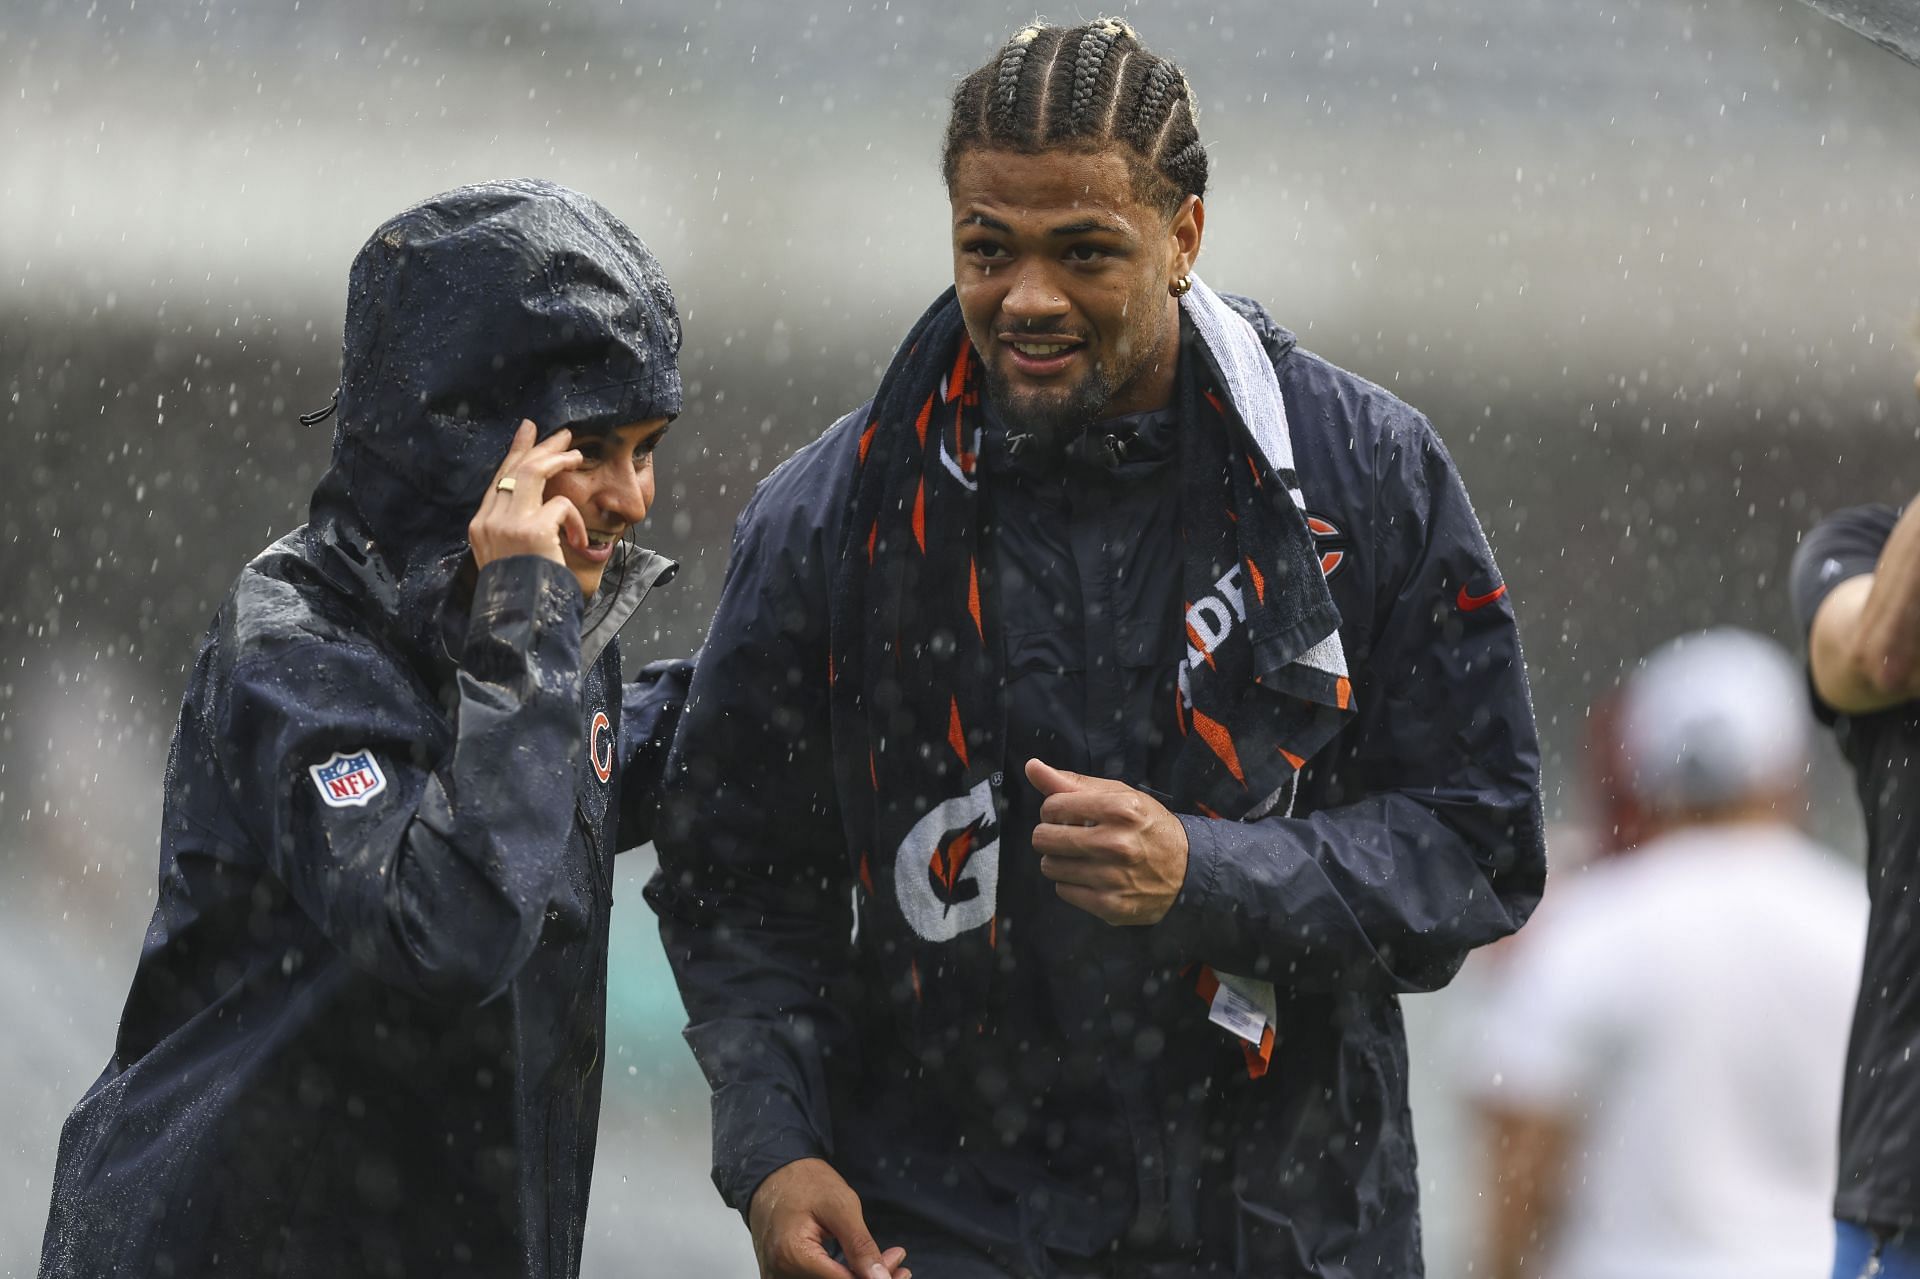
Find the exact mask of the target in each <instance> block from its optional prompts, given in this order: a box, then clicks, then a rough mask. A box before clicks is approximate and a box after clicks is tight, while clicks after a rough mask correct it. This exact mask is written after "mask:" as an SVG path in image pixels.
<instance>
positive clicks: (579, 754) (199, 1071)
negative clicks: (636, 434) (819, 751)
mask: <svg viewBox="0 0 1920 1279" xmlns="http://www.w3.org/2000/svg"><path fill="white" fill-rule="evenodd" d="M678 340H679V328H678V321H677V319H676V318H675V315H674V309H673V301H672V297H671V295H670V294H669V293H668V291H667V289H666V285H665V281H664V280H663V279H662V278H661V277H660V275H659V271H658V268H657V267H656V266H655V265H654V264H653V261H652V259H651V257H650V256H648V255H647V252H646V250H645V248H644V247H642V246H641V245H640V243H639V241H638V240H636V239H634V238H633V236H632V235H631V233H630V232H628V231H627V230H626V228H625V227H623V226H621V225H620V224H619V223H618V222H617V221H616V220H614V219H613V218H612V216H611V215H609V214H608V213H607V212H606V211H605V210H604V209H602V208H600V206H599V205H597V204H594V203H593V202H592V201H590V200H587V199H585V198H584V197H581V196H579V195H577V194H575V193H573V192H569V191H565V190H563V189H561V188H558V187H553V186H550V185H547V184H543V183H533V182H514V183H496V184H490V185H488V186H484V187H474V188H465V189H463V190H461V191H456V192H453V193H450V194H449V195H446V196H441V197H438V198H437V199H435V200H433V201H429V202H427V203H426V204H423V205H421V206H418V207H417V208H415V209H412V210H409V211H408V212H407V213H404V214H401V215H399V216H398V217H397V218H395V219H393V220H392V221H391V222H389V223H388V224H387V225H385V226H384V227H382V228H381V230H380V231H379V232H377V233H376V234H375V236H374V238H373V239H372V240H370V241H369V242H368V245H367V247H366V248H365V249H364V250H363V251H362V252H361V254H360V256H359V258H358V259H356V262H355V265H354V269H353V273H352V277H351V285H350V292H349V299H348V315H347V326H346V342H345V352H344V369H343V381H342V384H341V393H340V397H339V421H338V424H337V428H336V433H335V436H334V446H333V463H332V467H331V469H330V470H329V471H328V472H327V474H326V476H325V477H324V478H323V479H322V481H321V482H320V484H319V486H318V488H317V490H316V491H315V493H314V496H313V500H312V505H311V512H310V522H309V523H308V524H307V525H305V526H304V527H302V528H300V529H298V530H296V531H295V532H293V533H290V534H288V535H287V536H286V537H284V538H282V539H281V540H280V541H278V542H276V543H275V544H274V545H272V546H270V547H268V548H267V549H266V550H265V551H263V552H262V553H261V554H260V555H259V556H258V557H257V558H256V559H254V561H253V562H252V563H250V564H249V565H247V567H246V569H245V570H244V571H243V572H242V573H241V574H240V577H239V580H238V581H237V582H235V584H234V586H233V589H232V591H231V593H230V594H229V595H228V596H227V599H226V601H225V603H224V604H223V605H222V606H221V608H220V611H219V614H218V616H217V617H216V618H215V620H214V623H213V625H212V628H211V630H210V631H209V633H208V635H207V638H206V640H205V643H204V646H203V647H202V649H201V651H200V655H199V660H198V661H197V662H196V663H195V665H194V668H193V673H192V676H191V679H190V682H189V684H188V687H187V691H186V696H185V700H184V702H183V704H182V707H181V712H180V720H179V726H178V729H177V731H176V733H175V735H174V740H173V748H172V755H171V758H170V760H169V763H168V768H167V778H166V802H165V815H164V819H163V826H162V831H161V856H160V885H159V902H158V906H157V907H156V909H155V911H154V916H153V922H152V924H151V926H150V927H149V929H148V931H147V936H146V941H145V945H144V947H143V950H142V953H141V956H140V964H139V968H138V970H137V972H136V973H135V976H134V981H133V988H132V991H131V993H130V994H129V996H128V998H127V1004H126V1010H125V1013H124V1015H123V1017H122V1020H121V1023H120V1030H119V1036H118V1039H117V1041H116V1043H115V1046H114V1052H113V1058H112V1060H111V1061H110V1062H109V1063H108V1065H107V1068H106V1070H105V1072H104V1073H103V1074H102V1075H101V1076H100V1078H99V1080H98V1081H97V1082H96V1083H95V1084H94V1085H93V1087H92V1088H91V1089H90V1090H89V1091H88V1092H87V1094H86V1097H85V1098H84V1099H83V1100H82V1101H81V1102H80V1104H79V1106H78V1108H77V1109H76V1110H75V1111H74V1112H73V1115H72V1116H71V1118H69V1120H68V1121H67V1124H66V1127H65V1129H64V1131H63V1132H62V1135H61V1140H60V1150H59V1163H58V1167H57V1169H56V1172H55V1176H54V1189H53V1205H52V1212H51V1215H50V1219H49V1223H48V1229H47V1235H46V1240H45V1244H44V1247H43V1258H42V1271H41V1273H42V1274H43V1275H45V1276H75V1277H82V1276H84V1277H86V1279H93V1277H96V1276H101V1275H109V1274H126V1275H135V1274H138V1275H183V1276H184V1275H196V1276H197V1275H214V1274H235V1275H247V1276H267V1275H272V1276H309V1275H310V1276H341V1275H366V1276H374V1275H388V1276H441V1275H452V1274H461V1275H499V1276H570V1275H574V1274H577V1273H578V1270H579V1254H580V1241H581V1237H582V1229H583V1222H584V1219H585V1213H586V1203H587V1186H588V1177H589V1171H590V1169H591V1165H592V1159H593V1149H594V1131H595V1123H596V1119H597V1116H598V1110H599V1099H600V1076H601V1063H602V1061H603V1058H604V1055H605V1054H604V1050H603V1042H602V1041H603V1036H604V1009H605V992H606V966H607V920H608V911H609V908H610V906H611V904H612V903H611V894H610V885H611V883H612V859H613V856H614V853H615V851H616V850H617V849H620V848H624V847H627V846H630V845H632V844H634V843H637V842H640V841H642V840H644V839H645V838H647V836H648V832H647V831H646V830H645V829H644V828H642V827H641V826H640V825H639V824H637V822H636V821H635V820H633V819H634V818H635V817H637V816H638V815H640V814H643V813H646V812H648V810H649V809H650V799H651V797H650V795H649V794H648V793H646V792H648V791H649V790H650V789H651V787H650V785H649V775H652V776H653V777H656V778H657V773H658V768H659V763H660V760H659V756H660V755H662V754H663V753H664V737H663V736H662V734H663V733H665V732H669V731H670V729H669V728H668V722H669V721H670V720H671V718H672V717H673V714H674V713H675V712H676V710H677V706H676V704H675V700H674V694H673V689H674V683H675V672H674V669H673V668H672V667H669V666H663V667H662V668H659V669H656V670H654V671H653V672H652V675H653V678H649V679H647V680H645V681H641V682H636V683H633V684H623V682H622V678H621V662H620V650H619V646H618V645H617V644H616V643H615V642H614V638H613V633H614V631H615V630H616V629H617V628H618V627H619V625H620V623H621V622H622V621H623V620H624V619H625V618H626V617H627V616H628V615H630V614H631V613H632V611H633V609H634V608H635V606H637V605H638V603H639V602H640V598H641V596H643V595H644V594H645V593H646V592H647V590H648V589H649V588H650V587H651V586H652V585H653V584H654V583H656V582H659V581H662V580H664V579H665V578H666V577H667V576H668V574H669V573H670V571H671V569H672V567H673V566H672V565H671V563H670V562H668V561H666V560H664V559H662V558H661V557H659V556H657V555H654V554H652V553H651V552H648V551H642V550H638V549H637V548H630V547H629V548H620V549H621V551H622V554H621V556H620V559H619V562H617V563H616V564H614V565H613V566H611V567H609V569H608V571H607V575H606V578H605V581H604V582H603V584H602V586H601V589H600V590H599V591H598V592H597V593H596V595H595V598H594V600H593V602H592V606H591V607H586V602H585V601H584V600H583V598H582V595H581V591H580V587H579V585H578V583H577V582H576V581H575V579H574V577H573V576H572V574H571V573H570V572H568V571H567V570H566V569H565V568H564V567H562V566H561V565H558V564H554V563H551V562H549V561H547V560H544V559H540V558H537V557H532V556H518V557H513V558H508V559H504V560H498V561H495V562H493V563H491V564H488V565H487V566H486V567H485V568H483V569H480V570H479V572H478V574H477V577H476V575H475V574H474V572H473V567H472V558H471V554H470V552H469V551H468V549H467V544H466V526H467V522H468V520H469V519H470V518H471V516H472V514H473V511H474V510H475V509H476V508H477V506H478V505H479V502H480V499H481V497H482V495H483V494H484V493H485V491H486V488H487V485H488V483H489V482H490V480H491V477H492V474H493V472H494V469H495V467H496V466H497V465H498V463H499V460H500V458H501V457H502V456H503V455H504V453H505V452H506V448H507V444H508V441H509V439H510V437H511V436H512V434H513V431H514V429H515V427H516V426H517V425H518V422H519V420H520V418H521V417H522V416H526V417H531V418H533V419H534V420H535V421H536V422H538V423H539V424H540V425H541V427H542V429H543V430H551V429H555V428H558V427H560V426H572V427H573V428H575V429H576V431H591V430H593V429H595V428H596V427H600V428H604V427H608V426H613V425H617V424H622V423H627V422H632V421H636V420H645V419H648V418H652V417H654V416H658V415H662V414H672V413H674V412H676V411H677V410H678V409H679V406H680V388H679V378H678V373H677V372H676V370H675V367H674V352H675V350H676V349H677V347H678Z"/></svg>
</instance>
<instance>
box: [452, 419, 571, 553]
mask: <svg viewBox="0 0 1920 1279" xmlns="http://www.w3.org/2000/svg"><path fill="white" fill-rule="evenodd" d="M536 433H537V432H536V428H535V427H534V425H533V423H532V422H524V421H523V422H521V423H520V429H519V430H518V431H515V432H514V434H513V443H512V444H511V445H509V446H508V448H507V456H506V458H505V459H504V460H503V461H502V462H501V463H500V469H499V470H497V471H495V472H494V474H493V482H492V483H491V484H489V485H488V486H487V493H486V496H485V497H483V498H481V499H480V509H479V510H478V511H476V512H474V516H473V519H472V520H471V521H470V522H469V523H468V524H467V542H468V544H469V545H471V546H472V547H473V561H474V564H475V565H476V566H478V567H481V568H484V567H486V566H487V565H488V564H491V563H492V562H493V561H494V560H503V559H506V558H507V557H508V556H510V555H538V556H539V557H541V558H542V559H547V560H552V561H553V562H554V563H555V564H561V565H564V564H565V563H566V562H567V557H566V553H565V547H566V546H573V547H576V548H580V547H585V546H586V544H587V526H586V522H585V521H584V520H582V519H581V518H580V512H579V510H578V509H577V508H576V507H575V506H574V504H573V503H572V502H569V501H568V500H567V499H566V498H564V497H556V498H553V499H551V500H549V499H548V498H547V497H546V491H547V481H548V480H550V479H552V478H553V477H554V476H556V475H558V474H560V473H561V472H562V471H568V470H571V469H573V468H574V467H576V466H578V465H580V451H579V450H578V449H574V448H570V447H568V446H569V445H570V444H572V443H573V434H572V432H570V431H568V430H566V429H565V428H564V427H563V428H561V429H560V430H558V431H555V432H554V433H553V434H552V435H549V436H548V437H547V438H546V439H544V440H541V441H540V442H539V443H537V444H536V443H534V435H535V434H536Z"/></svg>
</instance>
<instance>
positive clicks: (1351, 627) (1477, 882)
mask: <svg viewBox="0 0 1920 1279" xmlns="http://www.w3.org/2000/svg"><path fill="white" fill-rule="evenodd" d="M1229 300H1230V301H1231V302H1232V303H1233V304H1234V305H1235V306H1236V308H1238V309H1240V310H1241V311H1242V313H1243V314H1244V315H1246V316H1247V318H1248V319H1249V321H1250V322H1252V323H1253V324H1254V326H1255V329H1256V331H1258V332H1259V333H1260V334H1261V337H1262V339H1263V340H1264V342H1265V343H1266V345H1267V347H1268V351H1269V353H1270V354H1271V355H1272V356H1273V358H1274V363H1275V367H1276V369H1277V371H1278V373H1279V378H1280V386H1281V392H1282V396H1283V398H1284V400H1285V403H1286V406H1287V414H1288V423H1289V427H1290V429H1291V432H1292V435H1293V445H1294V453H1295V462H1296V465H1297V467H1298V470H1299V474H1300V482H1301V488H1302V490H1303V492H1304V493H1305V497H1306V506H1307V510H1308V512H1309V515H1310V517H1311V527H1312V528H1313V530H1314V533H1315V537H1316V539H1317V541H1318V543H1319V548H1320V550H1321V552H1322V554H1321V566H1322V569H1323V571H1324V572H1325V573H1326V574H1327V580H1328V586H1329V588H1330V589H1331V591H1332V592H1333V597H1334V601H1335V603H1336V605H1337V606H1338V607H1339V610H1340V614H1341V626H1340V635H1341V640H1342V643H1343V645H1344V647H1345V649H1346V656H1347V663H1348V667H1349V669H1350V671H1351V672H1352V677H1353V698H1354V703H1355V706H1356V713H1355V716H1354V719H1353V721H1352V722H1351V723H1349V724H1348V725H1347V726H1346V727H1345V728H1343V729H1342V731H1341V733H1340V735H1339V736H1338V737H1337V738H1336V739H1335V740H1334V741H1333V742H1332V743H1331V744H1330V745H1329V746H1328V747H1327V748H1326V749H1325V750H1323V751H1322V752H1321V753H1320V754H1319V755H1318V756H1316V757H1315V758H1314V759H1312V760H1310V761H1308V764H1307V767H1306V768H1305V769H1304V770H1303V772H1302V774H1301V781H1300V789H1299V792H1298V794H1297V796H1296V798H1295V802H1294V805H1293V810H1292V815H1290V816H1285V817H1271V818H1266V819H1263V820H1261V821H1258V822H1221V821H1214V820H1209V819H1205V818H1198V817H1188V816H1183V817H1182V822H1183V824H1184V825H1185V826H1186V827H1187V830H1188V835H1189V842H1190V845H1191V853H1190V856H1189V862H1188V878H1187V885H1186V887H1185V888H1184V889H1183V890H1182V893H1181V896H1180V899H1179V900H1178V901H1177V902H1176V904H1175V906H1174V909H1173V911H1172V912H1170V913H1169V915H1168V917H1167V919H1166V920H1164V921H1162V924H1161V925H1160V927H1161V928H1162V929H1164V930H1165V932H1166V933H1167V934H1168V935H1169V936H1168V941H1167V944H1169V945H1171V946H1173V947H1174V948H1175V949H1176V950H1187V951H1190V952H1191V953H1192V954H1193V955H1195V956H1196V957H1200V958H1204V959H1205V960H1207V962H1209V963H1212V964H1214V965H1215V966H1216V967H1219V968H1222V969H1225V970H1227V971H1232V972H1239V973H1251V974H1256V975H1268V974H1273V973H1283V974H1287V975H1289V979H1290V980H1291V981H1292V982H1293V983H1294V984H1295V985H1296V986H1298V985H1305V986H1307V987H1309V988H1311V987H1314V986H1320V987H1324V988H1333V989H1338V988H1355V989H1375V990H1381V991H1414V990H1428V989H1433V988H1435V987H1437V986H1440V985H1443V984H1445V982H1446V981H1447V980H1448V979H1449V978H1451V977H1452V975H1453V973H1454V972H1455V971H1456V970H1457V969H1458V967H1459V965H1460V963H1461V962H1462V961H1463V960H1464V959H1465V957H1466V954H1467V952H1468V951H1469V950H1470V949H1472V948H1473V947H1474V946H1478V945H1482V944H1484V943H1486V942H1489V941H1493V940H1495V939H1497V938H1499V937H1501V936H1505V935H1506V934H1508V933H1511V932H1512V931H1514V930H1515V929H1517V928H1518V927H1519V926H1520V925H1521V924H1522V923H1523V922H1525V920H1526V918H1527V916H1528V915H1529V914H1530V913H1531V912H1532V909H1533V907H1534V905H1535V904H1537V902H1538V900H1539V895H1540V890H1541V887H1542V884H1543V882H1544V875H1545V837H1544V822H1543V819H1542V816H1541V811H1540V798H1539V747H1538V740H1537V736H1536V730H1535V727H1534V722H1533V710H1532V704H1531V699H1530V695H1529V693H1528V690H1527V684H1526V674H1525V662H1524V659H1523V657H1522V655H1521V651H1520V645H1519V636H1518V632H1517V628H1516V626H1515V621H1514V615H1513V607H1512V600H1511V598H1510V597H1509V595H1508V594H1507V592H1506V589H1505V585H1504V582H1503V580H1502V578H1501V577H1500V574H1499V570H1498V568H1497V566H1496V565H1495V563H1494V560H1493V556H1492V552H1491V550H1490V548H1489V546H1488V544H1487V540H1486V537H1485V535H1484V533H1483V532H1482V530H1481V528H1480V524H1479V521H1478V519H1477V518H1476V517H1475V515H1474V512H1473V508H1472V505H1471V502H1470V501H1469V499H1468V497H1467V493H1466V489H1465V486H1464V485H1463V484H1462V482H1461V480H1460V476H1459V473H1458V471H1457V469H1456V468H1455V466H1454V464H1453V460H1452V458H1451V457H1450V456H1449V455H1448V453H1447V450H1446V448H1445V446H1444V445H1443V444H1442V442H1441V441H1440V438H1439V436H1438V435H1437V434H1436V433H1435V431H1434V429H1433V427H1432V425H1431V424H1430V423H1429V422H1428V421H1427V419H1426V418H1425V417H1424V416H1423V415H1422V414H1420V413H1419V412H1417V411H1416V410H1414V409H1413V408H1411V407H1410V406H1408V405H1407V404H1405V403H1404V402H1402V401H1401V400H1399V399H1398V398H1397V397H1395V396H1394V395H1392V394H1391V393H1389V392H1387V391H1386V390H1384V389H1382V388H1381V387H1378V386H1376V385H1374V384H1373V383H1371V382H1368V381H1366V380H1365V379H1364V378H1361V377H1358V376H1356V375H1354V374H1352V373H1349V372H1347V371H1345V370H1343V369H1340V368H1337V367H1335V366H1334V365H1332V364H1330V363H1328V362H1327V361H1325V360H1323V359H1320V358H1319V357H1317V356H1315V355H1313V354H1311V353H1309V352H1306V351H1303V350H1301V349H1300V348H1299V347H1298V346H1297V345H1296V344H1295V343H1294V340H1293V337H1292V335H1291V334H1289V333H1287V332H1286V331H1285V330H1284V329H1281V328H1279V326H1277V325H1275V324H1274V323H1273V322H1272V320H1271V319H1270V318H1268V317H1267V315H1266V313H1265V312H1264V311H1263V310H1261V309H1260V308H1259V307H1258V305H1257V304H1255V303H1252V302H1249V301H1247V300H1246V299H1241V298H1232V299H1229Z"/></svg>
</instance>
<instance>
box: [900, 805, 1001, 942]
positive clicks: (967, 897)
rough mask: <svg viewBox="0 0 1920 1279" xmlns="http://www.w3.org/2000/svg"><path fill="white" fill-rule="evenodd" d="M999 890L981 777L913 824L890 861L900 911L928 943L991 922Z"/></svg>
mask: <svg viewBox="0 0 1920 1279" xmlns="http://www.w3.org/2000/svg"><path fill="white" fill-rule="evenodd" d="M999 887H1000V827H999V822H998V821H997V819H996V818H995V816H994V809H993V783H992V782H991V781H989V780H987V779H985V778H983V779H981V781H980V783H979V784H978V785H976V786H975V787H974V788H973V789H972V790H970V791H968V792H967V793H966V794H964V795H962V796H960V797H959V798H958V799H950V800H947V801H946V802H945V803H943V804H940V805H938V806H937V807H935V808H933V809H932V810H931V811H929V812H928V813H927V814H926V815H925V816H923V817H921V819H920V820H919V821H917V822H915V823H914V824H913V829H912V830H910V831H908V832H907V837H906V838H905V839H903V840H901V841H900V851H899V853H898V854H897V855H896V856H895V858H894V863H893V891H894V894H895V896H897V897H898V898H899V899H900V913H901V914H903V915H905V916H906V917H907V923H908V924H909V925H910V926H911V927H912V928H913V931H914V932H915V933H917V934H918V935H919V936H920V937H922V938H924V939H925V940H927V941H933V942H941V941H952V940H953V939H954V938H955V937H958V936H959V935H960V934H961V933H964V932H966V931H968V930H969V929H973V928H979V927H981V926H983V925H984V924H986V923H987V922H988V921H989V920H991V919H992V918H993V913H994V910H995V902H996V900H997V897H998V892H999Z"/></svg>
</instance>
